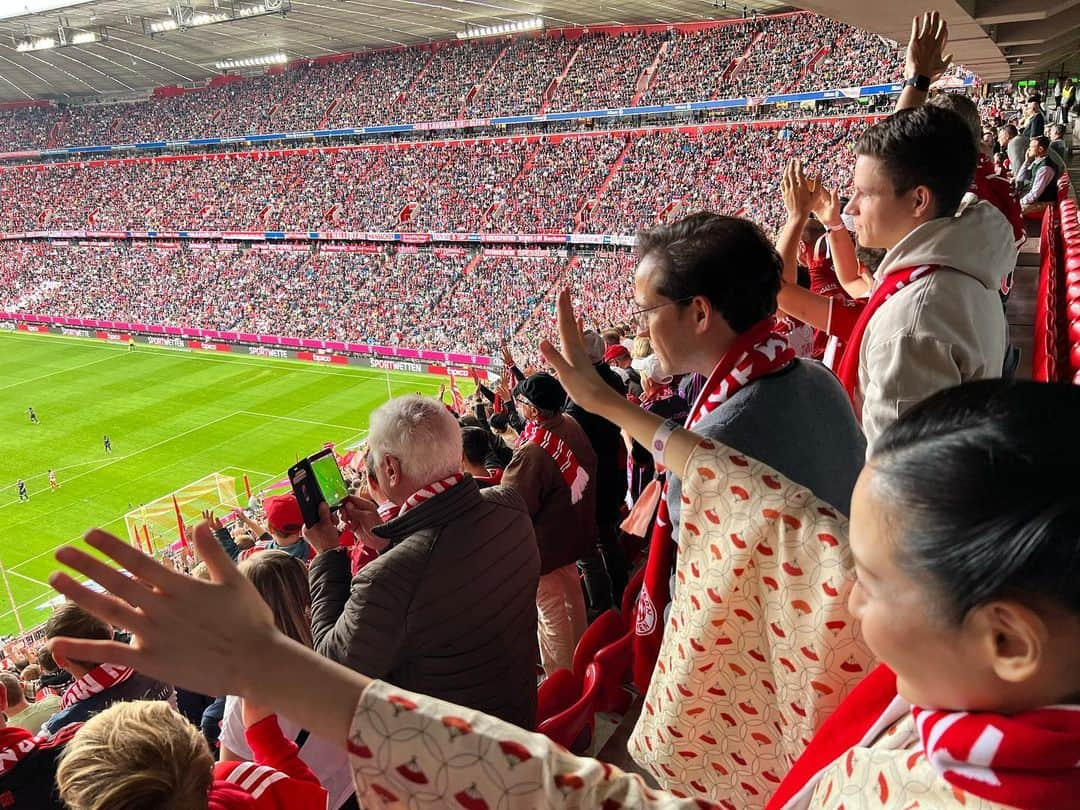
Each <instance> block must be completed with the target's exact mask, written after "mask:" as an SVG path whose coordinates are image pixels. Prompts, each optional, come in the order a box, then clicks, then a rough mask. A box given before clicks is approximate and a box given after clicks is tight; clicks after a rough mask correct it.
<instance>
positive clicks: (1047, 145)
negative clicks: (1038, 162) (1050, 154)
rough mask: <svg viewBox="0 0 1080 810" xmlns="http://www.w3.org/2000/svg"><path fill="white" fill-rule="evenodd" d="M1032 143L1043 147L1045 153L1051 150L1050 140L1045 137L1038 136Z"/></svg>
mask: <svg viewBox="0 0 1080 810" xmlns="http://www.w3.org/2000/svg"><path fill="white" fill-rule="evenodd" d="M1031 142H1032V143H1037V144H1038V145H1039V146H1041V147H1042V148H1043V151H1044V152H1045V151H1046V150H1047V149H1049V148H1050V139H1049V138H1047V137H1046V136H1045V135H1038V136H1036V137H1034V138H1032V139H1031Z"/></svg>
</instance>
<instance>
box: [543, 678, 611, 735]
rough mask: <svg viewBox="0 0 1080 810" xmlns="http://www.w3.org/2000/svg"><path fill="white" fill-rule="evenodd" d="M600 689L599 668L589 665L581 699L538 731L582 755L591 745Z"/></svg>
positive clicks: (546, 722)
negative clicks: (597, 696)
mask: <svg viewBox="0 0 1080 810" xmlns="http://www.w3.org/2000/svg"><path fill="white" fill-rule="evenodd" d="M555 674H558V673H555ZM552 677H554V675H553V676H552ZM599 689H600V671H599V668H598V667H597V666H596V664H589V666H588V667H587V668H586V670H585V681H584V684H583V686H582V690H581V696H580V697H579V698H578V699H577V700H576V701H575V702H574V703H573V705H571V706H569V707H568V708H566V709H564V710H563V711H561V712H559V713H558V714H556V715H554V716H553V717H549V718H548V719H546V720H544V721H543V722H542V723H540V724H539V725H538V726H537V729H536V730H537V731H538V732H539V733H541V734H544V735H546V736H547V737H549V738H550V739H551V740H553V741H554V742H556V743H558V744H559V745H561V746H563V747H564V748H567V749H569V750H570V751H573V752H574V753H577V754H580V753H583V752H584V751H586V750H587V749H588V747H589V745H591V744H592V738H593V729H594V728H595V724H596V695H597V692H598V691H599Z"/></svg>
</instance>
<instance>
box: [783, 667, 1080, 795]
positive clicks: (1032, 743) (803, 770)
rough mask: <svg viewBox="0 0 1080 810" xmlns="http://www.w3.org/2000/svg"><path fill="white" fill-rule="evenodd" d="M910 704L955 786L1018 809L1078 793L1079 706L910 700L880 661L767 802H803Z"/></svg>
mask: <svg viewBox="0 0 1080 810" xmlns="http://www.w3.org/2000/svg"><path fill="white" fill-rule="evenodd" d="M909 711H910V712H911V714H912V716H913V718H914V720H915V726H916V729H917V732H918V735H919V743H920V746H919V747H920V750H921V751H922V753H923V754H925V756H926V759H927V761H928V762H929V763H930V764H931V765H932V766H933V767H934V770H935V771H937V773H938V775H939V776H940V777H941V778H942V779H944V780H945V781H946V782H948V783H949V785H951V786H952V787H954V788H956V789H957V790H961V791H964V792H965V793H970V794H972V795H973V796H978V797H979V798H981V799H986V800H987V801H991V802H995V803H997V804H1004V805H1007V806H1009V807H1016V808H1020V810H1043V808H1048V807H1069V806H1072V804H1073V803H1075V797H1076V796H1077V795H1078V794H1080V706H1049V707H1046V708H1043V709H1036V710H1034V711H1029V712H1023V713H1021V714H1014V715H1002V714H992V713H988V712H978V713H975V712H945V711H932V710H929V709H922V708H919V707H917V706H916V707H912V706H911V705H910V704H909V703H907V701H905V700H904V699H903V698H901V697H900V696H899V695H898V694H897V691H896V675H895V673H893V672H892V670H890V669H889V668H888V667H886V666H884V665H882V666H879V667H878V668H877V669H875V670H874V671H873V672H871V673H870V674H869V675H868V676H867V677H866V678H865V679H864V680H863V681H862V682H861V683H860V684H859V685H858V687H856V688H855V690H854V691H852V693H851V694H850V695H848V697H847V699H846V700H844V702H843V703H841V704H840V706H839V707H838V708H837V710H836V711H835V712H834V713H833V714H832V715H831V716H830V717H829V719H828V720H826V721H825V724H824V725H822V727H821V728H820V729H819V730H818V732H817V734H815V735H814V738H813V740H811V741H810V745H809V746H808V747H807V748H806V750H805V751H804V752H803V754H802V756H801V757H799V759H798V761H797V762H796V763H795V765H794V766H793V767H792V769H791V771H790V772H789V773H788V775H787V777H785V779H784V781H783V782H782V783H781V785H780V787H779V788H778V789H777V791H776V793H775V794H774V795H773V798H772V800H771V801H770V802H769V805H768V808H767V810H794V808H801V807H805V806H806V803H807V801H808V800H809V797H810V796H811V795H812V794H813V790H814V788H815V786H816V785H817V783H818V781H819V780H820V779H821V778H822V776H823V775H824V772H825V770H826V769H827V768H829V766H830V765H832V763H834V762H836V761H837V760H838V759H840V758H841V757H843V756H845V755H846V754H847V753H848V752H849V751H850V750H851V749H853V748H857V747H866V746H869V745H871V744H872V743H873V742H874V741H875V740H876V739H877V738H878V737H880V736H881V735H882V734H883V733H885V732H886V731H887V730H888V729H889V728H891V727H892V726H893V725H894V724H895V723H896V722H897V721H898V720H900V719H902V718H903V716H904V715H905V714H906V713H907V712H909Z"/></svg>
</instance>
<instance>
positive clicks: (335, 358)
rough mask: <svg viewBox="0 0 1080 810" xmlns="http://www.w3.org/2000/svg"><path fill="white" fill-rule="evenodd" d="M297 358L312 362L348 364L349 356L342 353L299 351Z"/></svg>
mask: <svg viewBox="0 0 1080 810" xmlns="http://www.w3.org/2000/svg"><path fill="white" fill-rule="evenodd" d="M296 359H297V360H307V361H309V362H312V363H336V364H338V365H347V364H348V362H349V358H348V357H346V356H345V355H342V354H316V353H315V352H297V353H296Z"/></svg>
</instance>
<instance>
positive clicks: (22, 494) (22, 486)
mask: <svg viewBox="0 0 1080 810" xmlns="http://www.w3.org/2000/svg"><path fill="white" fill-rule="evenodd" d="M15 486H16V487H18V488H19V503H22V502H23V501H29V500H30V496H29V495H28V494H27V492H26V482H25V481H23V480H22V479H21V478H20V479H19V480H18V481H16V482H15Z"/></svg>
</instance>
